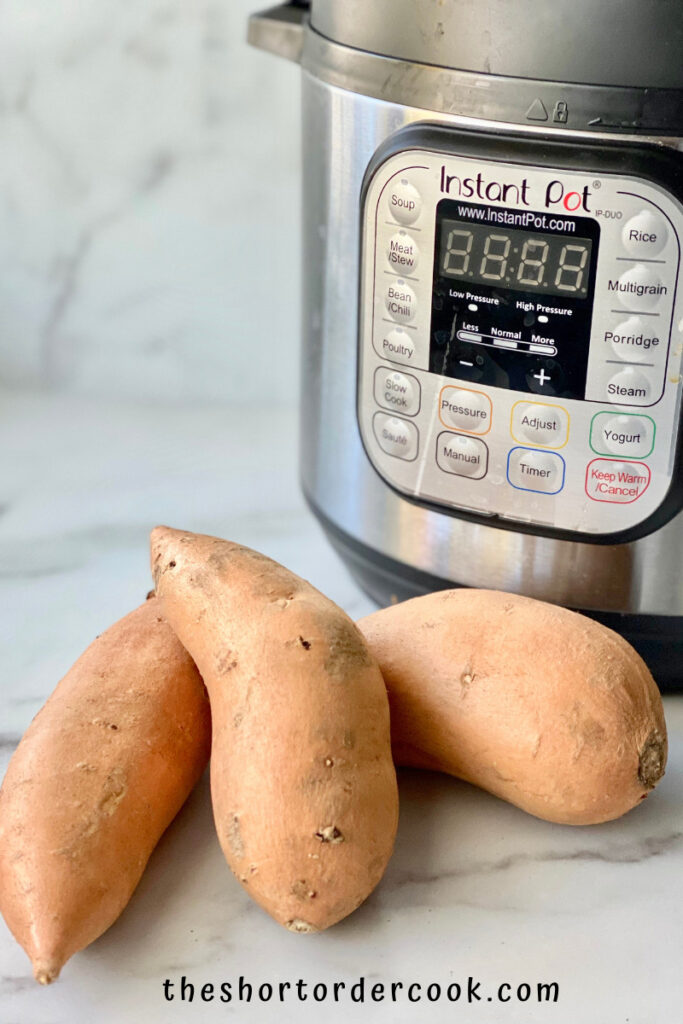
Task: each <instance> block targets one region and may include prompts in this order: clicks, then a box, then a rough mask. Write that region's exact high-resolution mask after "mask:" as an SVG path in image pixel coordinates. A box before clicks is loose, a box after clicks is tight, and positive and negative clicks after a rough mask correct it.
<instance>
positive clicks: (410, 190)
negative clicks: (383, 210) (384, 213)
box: [387, 178, 422, 224]
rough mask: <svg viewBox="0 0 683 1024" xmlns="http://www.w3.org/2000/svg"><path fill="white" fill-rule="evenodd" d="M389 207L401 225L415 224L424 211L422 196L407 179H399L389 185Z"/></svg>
mask: <svg viewBox="0 0 683 1024" xmlns="http://www.w3.org/2000/svg"><path fill="white" fill-rule="evenodd" d="M387 205H388V207H389V212H390V213H391V216H392V217H393V218H394V220H397V221H398V222H399V224H414V223H415V221H416V220H417V218H418V217H419V216H420V212H421V210H422V196H421V195H420V193H419V192H418V191H417V189H416V188H415V186H414V185H411V183H410V182H409V181H408V179H407V178H398V179H395V180H394V181H393V182H392V183H391V184H390V185H389V189H388V195H387Z"/></svg>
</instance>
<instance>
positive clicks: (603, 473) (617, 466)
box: [586, 459, 650, 505]
mask: <svg viewBox="0 0 683 1024" xmlns="http://www.w3.org/2000/svg"><path fill="white" fill-rule="evenodd" d="M649 485H650V470H649V468H648V467H647V466H646V465H645V463H644V462H617V461H616V460H614V459H593V461H592V462H589V463H588V468H587V469H586V494H587V495H588V497H589V498H592V499H593V501H609V502H612V503H613V504H618V505H630V504H631V502H632V501H637V500H638V498H639V497H640V496H641V495H642V494H644V493H645V491H646V490H647V489H648V487H649Z"/></svg>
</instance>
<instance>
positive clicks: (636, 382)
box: [607, 366, 652, 405]
mask: <svg viewBox="0 0 683 1024" xmlns="http://www.w3.org/2000/svg"><path fill="white" fill-rule="evenodd" d="M651 399H652V386H651V384H650V381H649V380H648V379H647V377H646V376H645V374H644V373H642V371H641V370H634V369H633V368H632V367H630V366H629V367H628V368H627V369H625V370H620V371H619V373H617V374H615V375H614V377H612V379H611V380H610V381H609V382H608V384H607V400H608V401H609V402H614V403H616V404H617V405H649V403H650V401H651Z"/></svg>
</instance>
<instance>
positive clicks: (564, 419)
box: [511, 402, 569, 448]
mask: <svg viewBox="0 0 683 1024" xmlns="http://www.w3.org/2000/svg"><path fill="white" fill-rule="evenodd" d="M511 431H512V436H513V437H514V439H515V441H522V442H529V441H530V442H531V443H532V444H537V445H541V446H542V447H545V448H561V447H562V446H563V445H565V444H566V443H567V438H568V437H569V414H568V413H567V410H566V409H563V408H562V406H561V405H550V404H547V403H545V402H515V404H514V405H513V407H512V424H511Z"/></svg>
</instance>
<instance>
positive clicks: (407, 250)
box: [387, 231, 420, 275]
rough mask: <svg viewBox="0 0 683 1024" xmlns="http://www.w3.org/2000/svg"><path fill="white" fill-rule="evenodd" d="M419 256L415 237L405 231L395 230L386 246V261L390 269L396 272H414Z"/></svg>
mask: <svg viewBox="0 0 683 1024" xmlns="http://www.w3.org/2000/svg"><path fill="white" fill-rule="evenodd" d="M419 257H420V250H419V249H418V247H417V245H416V244H415V239H414V238H412V237H411V236H410V235H409V234H408V232H407V231H397V233H396V234H395V235H392V236H391V238H390V239H389V246H388V248H387V262H388V264H389V267H390V268H391V270H395V271H396V272H397V273H398V274H408V275H410V274H414V273H415V269H416V267H417V262H418V259H419Z"/></svg>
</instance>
